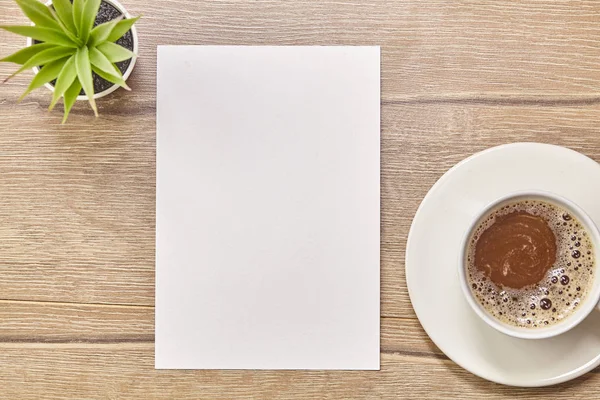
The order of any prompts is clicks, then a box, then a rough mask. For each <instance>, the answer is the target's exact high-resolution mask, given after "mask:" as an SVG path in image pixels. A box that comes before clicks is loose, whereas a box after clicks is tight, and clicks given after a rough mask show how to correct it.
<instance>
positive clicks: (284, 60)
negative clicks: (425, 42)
mask: <svg viewBox="0 0 600 400" xmlns="http://www.w3.org/2000/svg"><path fill="white" fill-rule="evenodd" d="M157 75H158V78H157V79H158V81H157V85H158V89H157V92H158V93H157V121H156V125H157V149H156V153H157V154H156V160H157V166H156V368H159V369H163V368H169V369H173V368H177V369H179V368H180V369H369V370H377V369H379V158H380V151H379V104H380V100H379V99H380V89H379V88H380V79H379V47H345V46H344V47H343V46H337V47H323V46H315V47H304V46H289V47H288V46H284V47H272V46H264V47H252V46H248V47H246V46H159V48H158V72H157Z"/></svg>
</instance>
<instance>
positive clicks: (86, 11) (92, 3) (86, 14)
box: [79, 0, 101, 43]
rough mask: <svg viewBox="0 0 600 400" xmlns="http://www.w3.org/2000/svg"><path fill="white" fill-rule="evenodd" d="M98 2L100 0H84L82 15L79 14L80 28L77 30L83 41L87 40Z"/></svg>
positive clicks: (98, 5)
mask: <svg viewBox="0 0 600 400" xmlns="http://www.w3.org/2000/svg"><path fill="white" fill-rule="evenodd" d="M100 2H101V0H85V5H84V7H83V15H82V16H81V30H80V31H79V37H80V38H81V40H83V43H87V42H88V39H89V37H90V32H91V31H92V27H93V26H94V22H95V21H96V15H97V14H98V9H99V8H100Z"/></svg>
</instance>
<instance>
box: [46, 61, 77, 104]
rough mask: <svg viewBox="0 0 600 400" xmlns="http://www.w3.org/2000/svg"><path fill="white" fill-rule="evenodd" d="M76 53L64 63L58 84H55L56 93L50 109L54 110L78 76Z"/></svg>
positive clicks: (53, 95) (57, 80)
mask: <svg viewBox="0 0 600 400" xmlns="http://www.w3.org/2000/svg"><path fill="white" fill-rule="evenodd" d="M75 57H76V56H75V55H72V56H71V58H69V59H68V60H67V61H66V62H65V63H64V65H63V68H62V70H61V71H60V73H59V74H58V79H56V84H55V85H54V93H53V94H52V101H51V102H50V107H48V110H52V109H53V108H54V106H55V105H56V103H57V102H58V100H59V99H60V97H61V96H62V95H63V94H65V92H66V91H67V90H68V89H69V88H70V87H71V85H72V84H73V81H75V79H76V78H77V69H76V68H75Z"/></svg>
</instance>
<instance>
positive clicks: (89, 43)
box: [0, 0, 139, 123]
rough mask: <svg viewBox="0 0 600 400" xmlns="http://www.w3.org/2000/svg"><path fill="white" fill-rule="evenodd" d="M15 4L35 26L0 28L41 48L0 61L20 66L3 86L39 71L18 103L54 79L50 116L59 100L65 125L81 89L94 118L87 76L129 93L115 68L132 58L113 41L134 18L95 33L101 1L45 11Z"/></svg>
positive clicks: (61, 2)
mask: <svg viewBox="0 0 600 400" xmlns="http://www.w3.org/2000/svg"><path fill="white" fill-rule="evenodd" d="M15 1H16V3H17V4H18V5H19V7H20V8H21V10H23V13H24V14H25V15H26V16H27V17H28V18H29V19H30V20H31V22H33V23H34V24H35V25H34V26H14V25H1V26H0V28H2V29H5V30H7V31H9V32H12V33H16V34H18V35H22V36H26V37H30V38H32V39H33V40H36V41H38V42H41V43H37V44H33V45H31V46H28V47H25V48H23V49H21V50H19V51H17V52H16V53H14V54H11V55H10V56H8V57H5V58H3V59H0V62H12V63H16V64H20V65H21V67H20V68H19V69H18V70H17V71H16V72H15V73H14V74H12V75H11V76H9V77H8V78H6V80H8V79H10V78H12V77H13V76H15V75H17V74H19V73H21V72H23V71H25V70H26V69H30V68H33V67H36V66H38V67H40V71H39V72H38V73H37V74H36V75H35V77H33V79H32V80H31V83H30V84H29V86H28V87H27V90H26V91H25V93H23V95H22V96H21V98H20V99H19V100H22V99H23V98H24V97H25V96H26V95H27V94H29V93H30V92H31V91H32V90H34V89H37V88H39V87H41V86H43V85H44V84H46V83H48V82H51V81H53V80H55V79H56V82H55V84H54V94H53V96H52V101H51V102H50V107H49V110H52V109H53V108H54V106H55V105H56V103H57V102H58V100H59V99H60V98H61V97H63V99H64V100H63V103H64V117H63V123H65V122H66V120H67V117H68V116H69V111H70V110H71V108H72V107H73V104H74V103H75V100H76V98H77V96H78V95H79V93H80V92H81V89H82V88H83V91H84V92H85V94H86V96H87V98H88V101H89V103H90V106H91V107H92V110H94V114H95V115H96V116H98V109H97V107H96V102H95V101H94V82H93V79H92V71H93V72H95V73H96V74H98V76H100V77H101V78H104V79H106V80H107V81H109V82H112V83H114V84H117V85H120V86H122V87H124V88H125V89H127V90H130V89H129V87H128V86H127V84H126V83H125V80H124V79H123V75H122V74H121V71H120V70H119V68H117V66H116V65H115V63H116V62H119V61H125V60H127V59H130V58H132V57H135V56H136V55H135V54H134V53H133V52H131V51H129V50H128V49H126V48H124V47H122V46H119V45H118V44H116V43H115V41H117V40H118V39H119V38H121V36H123V35H124V34H125V33H126V32H127V31H129V29H131V27H132V26H133V24H134V23H135V22H136V21H137V20H138V19H139V17H137V18H130V19H122V18H117V19H113V20H111V21H108V22H105V23H103V24H100V25H98V26H96V27H94V22H95V21H96V15H97V14H98V9H99V8H100V3H101V0H73V2H71V1H70V0H53V1H52V6H50V7H48V6H46V5H44V4H43V3H41V2H40V1H38V0H15ZM6 80H5V81H6Z"/></svg>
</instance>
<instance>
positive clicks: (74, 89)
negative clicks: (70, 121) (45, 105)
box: [62, 79, 81, 124]
mask: <svg viewBox="0 0 600 400" xmlns="http://www.w3.org/2000/svg"><path fill="white" fill-rule="evenodd" d="M80 92H81V83H80V82H79V79H75V82H73V84H72V85H71V86H70V87H69V89H67V91H66V92H65V95H64V100H63V103H64V106H65V115H64V116H63V120H62V123H63V124H64V123H65V122H67V118H68V117H69V112H70V111H71V108H72V107H73V104H75V100H77V96H79V93H80Z"/></svg>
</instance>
